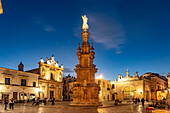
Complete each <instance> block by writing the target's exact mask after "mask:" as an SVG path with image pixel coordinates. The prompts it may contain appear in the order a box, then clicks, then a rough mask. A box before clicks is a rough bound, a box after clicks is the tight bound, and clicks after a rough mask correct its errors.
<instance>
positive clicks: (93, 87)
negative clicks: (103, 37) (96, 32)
mask: <svg viewBox="0 0 170 113" xmlns="http://www.w3.org/2000/svg"><path fill="white" fill-rule="evenodd" d="M82 19H83V27H82V28H83V32H82V37H83V43H82V44H81V47H80V44H78V49H77V50H78V52H77V56H78V59H79V64H77V65H76V69H75V72H76V73H77V82H76V83H74V86H73V102H72V103H70V105H75V106H99V105H101V103H100V102H99V98H98V94H99V86H98V84H96V82H95V73H96V72H97V68H96V65H94V64H93V59H94V58H95V57H94V55H95V52H94V48H93V44H91V46H90V43H89V42H88V39H89V35H90V33H89V32H88V28H89V26H88V24H87V20H88V18H87V17H86V15H85V16H82Z"/></svg>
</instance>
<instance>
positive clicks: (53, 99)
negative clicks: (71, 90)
mask: <svg viewBox="0 0 170 113" xmlns="http://www.w3.org/2000/svg"><path fill="white" fill-rule="evenodd" d="M54 101H55V98H54V97H53V98H52V105H55V104H54Z"/></svg>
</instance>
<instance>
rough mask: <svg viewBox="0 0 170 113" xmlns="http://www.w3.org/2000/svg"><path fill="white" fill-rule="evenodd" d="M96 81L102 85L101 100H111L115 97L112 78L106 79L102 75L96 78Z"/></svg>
mask: <svg viewBox="0 0 170 113" xmlns="http://www.w3.org/2000/svg"><path fill="white" fill-rule="evenodd" d="M95 81H96V83H97V84H99V86H100V91H99V101H110V100H114V99H115V95H114V84H113V85H112V84H111V82H110V80H105V79H104V78H103V77H102V76H101V77H97V78H96V80H95Z"/></svg>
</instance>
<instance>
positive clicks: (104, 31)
mask: <svg viewBox="0 0 170 113" xmlns="http://www.w3.org/2000/svg"><path fill="white" fill-rule="evenodd" d="M87 18H88V19H89V20H88V24H89V27H90V38H91V39H92V40H93V41H94V42H96V43H100V44H103V45H104V47H105V48H106V49H115V50H116V52H115V53H116V54H121V53H122V51H121V47H122V45H123V44H124V43H125V31H124V30H123V28H122V25H121V24H119V23H118V22H116V21H115V20H114V19H113V17H109V16H107V15H105V14H88V15H87ZM76 29H77V30H75V29H74V36H76V37H80V36H81V34H80V33H77V31H80V29H81V27H77V28H76ZM75 31H76V32H75Z"/></svg>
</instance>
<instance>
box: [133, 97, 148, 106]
mask: <svg viewBox="0 0 170 113" xmlns="http://www.w3.org/2000/svg"><path fill="white" fill-rule="evenodd" d="M133 102H134V103H135V104H137V103H140V102H142V106H144V102H145V99H144V98H142V99H141V100H140V99H139V98H135V99H133Z"/></svg>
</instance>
